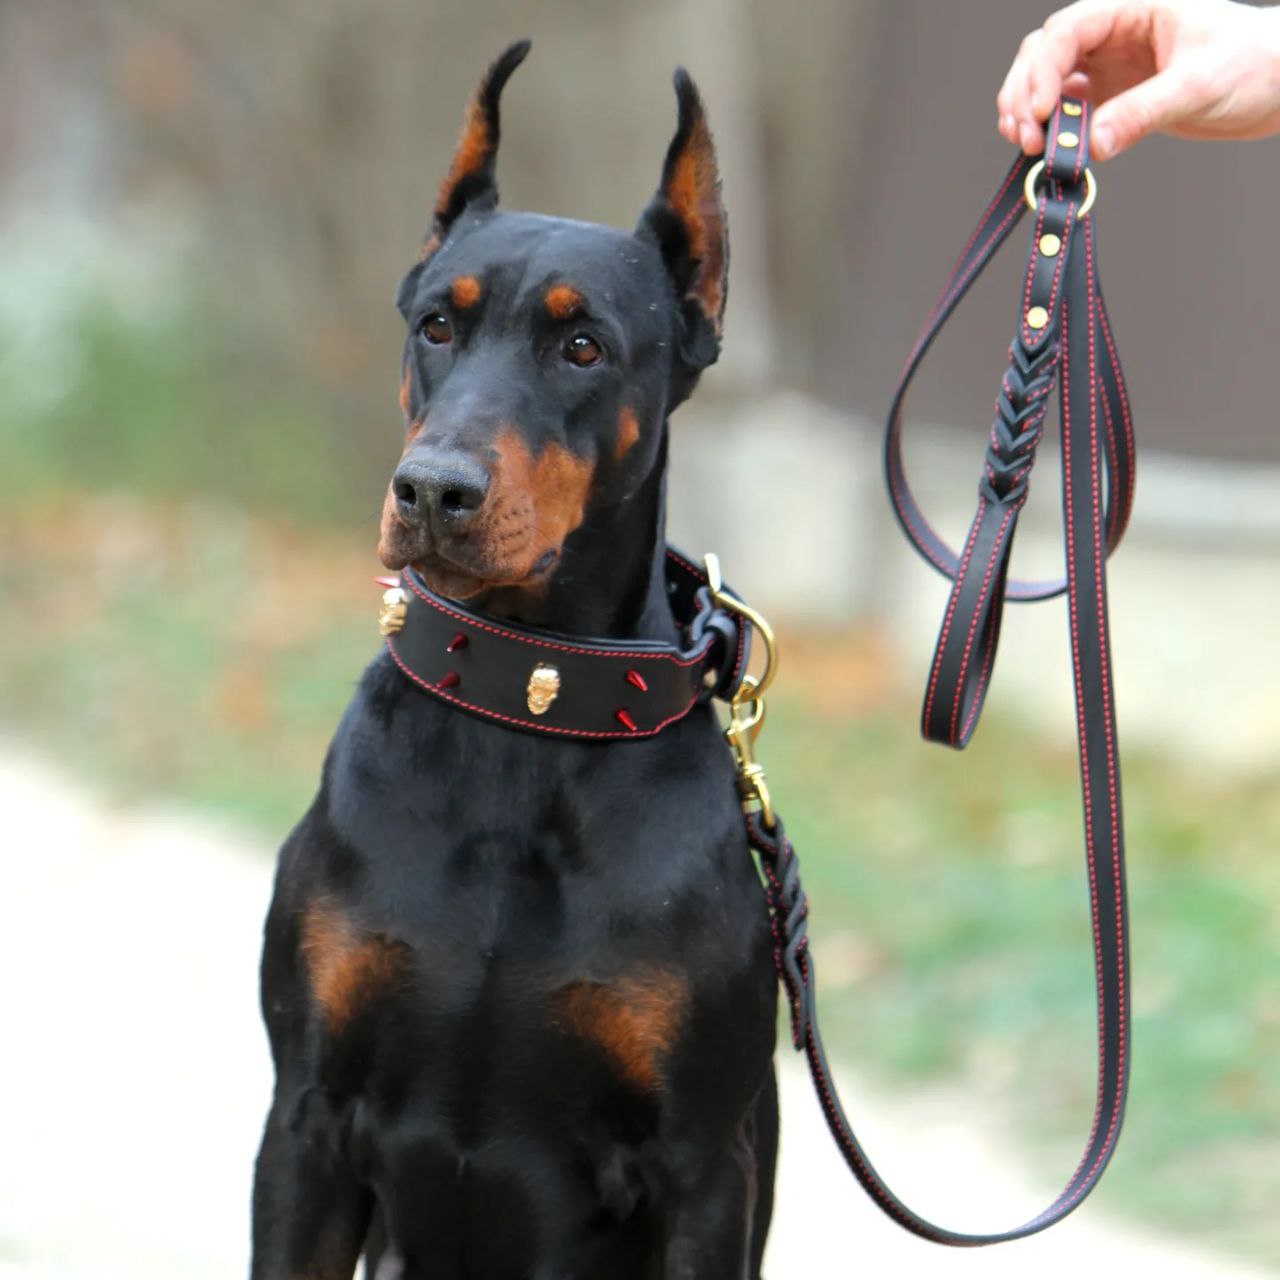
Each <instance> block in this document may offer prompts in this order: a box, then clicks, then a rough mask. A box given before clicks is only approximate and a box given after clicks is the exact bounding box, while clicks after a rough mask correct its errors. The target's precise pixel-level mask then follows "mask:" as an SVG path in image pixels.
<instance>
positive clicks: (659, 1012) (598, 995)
mask: <svg viewBox="0 0 1280 1280" xmlns="http://www.w3.org/2000/svg"><path fill="white" fill-rule="evenodd" d="M688 1002H689V989H688V985H687V983H686V982H685V980H684V978H683V977H681V976H680V975H678V974H673V973H667V972H665V971H663V970H661V969H646V970H642V971H640V972H638V973H635V974H630V975H628V976H627V977H624V978H620V979H618V980H617V981H616V982H612V983H599V982H575V983H571V984H570V985H569V986H567V987H565V988H564V989H563V990H562V991H561V992H560V1009H559V1013H560V1017H561V1019H562V1021H563V1025H564V1026H565V1027H566V1028H567V1029H568V1030H569V1031H570V1032H572V1033H573V1034H574V1035H577V1036H581V1037H582V1038H583V1039H586V1040H591V1041H593V1042H594V1043H596V1044H597V1045H599V1046H600V1048H601V1049H603V1050H604V1052H605V1053H606V1054H607V1055H608V1057H609V1058H610V1059H611V1061H612V1062H613V1064H614V1065H615V1066H616V1067H617V1068H618V1070H619V1072H620V1073H621V1074H622V1076H623V1078H624V1079H625V1080H627V1081H629V1082H630V1083H631V1084H633V1085H636V1086H637V1087H638V1088H641V1089H645V1090H648V1091H652V1090H654V1089H656V1088H657V1087H658V1085H659V1084H660V1083H661V1081H662V1060H663V1058H664V1057H665V1055H666V1054H667V1053H668V1052H669V1051H670V1050H671V1048H672V1046H673V1045H674V1043H675V1039H676V1036H677V1034H678V1032H679V1030H680V1026H681V1024H682V1023H683V1020H684V1014H685V1010H686V1007H687V1005H688Z"/></svg>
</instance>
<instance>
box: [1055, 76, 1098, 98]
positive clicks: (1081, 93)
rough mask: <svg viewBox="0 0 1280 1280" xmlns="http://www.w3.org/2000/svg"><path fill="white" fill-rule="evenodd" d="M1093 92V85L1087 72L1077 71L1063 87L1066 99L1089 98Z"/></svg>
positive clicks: (1067, 79) (1068, 78) (1063, 94)
mask: <svg viewBox="0 0 1280 1280" xmlns="http://www.w3.org/2000/svg"><path fill="white" fill-rule="evenodd" d="M1092 92H1093V85H1092V83H1091V81H1090V80H1089V75H1088V73H1087V72H1085V71H1077V72H1075V73H1074V74H1072V75H1069V76H1068V77H1067V78H1066V80H1065V81H1064V82H1063V85H1062V96H1063V97H1064V98H1088V97H1089V95H1090V94H1091V93H1092Z"/></svg>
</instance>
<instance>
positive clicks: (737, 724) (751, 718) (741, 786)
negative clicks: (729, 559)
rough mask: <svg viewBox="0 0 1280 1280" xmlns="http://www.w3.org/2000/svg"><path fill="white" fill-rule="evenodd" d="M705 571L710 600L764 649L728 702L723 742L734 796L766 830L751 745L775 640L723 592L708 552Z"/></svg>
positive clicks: (768, 807)
mask: <svg viewBox="0 0 1280 1280" xmlns="http://www.w3.org/2000/svg"><path fill="white" fill-rule="evenodd" d="M703 562H704V564H705V566H706V571H707V585H708V586H709V587H710V589H711V598H712V600H713V601H714V602H715V603H716V604H717V605H719V606H720V608H722V609H724V610H726V611H727V612H729V613H734V614H737V615H738V616H739V617H740V618H743V619H745V620H746V621H747V622H748V623H749V624H750V625H751V627H752V628H753V629H754V631H755V633H756V635H758V636H759V637H760V642H761V644H762V645H763V647H764V670H763V671H761V672H760V674H759V675H754V674H752V673H750V672H748V673H747V674H746V675H744V676H743V677H742V683H741V684H740V685H739V686H738V688H737V689H736V690H735V691H734V694H733V697H732V698H730V699H729V723H728V725H727V726H726V728H725V731H724V736H725V740H726V741H727V742H728V744H729V749H730V750H731V751H732V752H733V761H734V766H735V768H736V769H737V774H738V794H739V795H740V796H741V797H742V808H743V812H745V813H752V812H754V811H755V808H756V806H759V812H760V816H761V818H762V820H763V821H764V824H765V826H766V827H768V828H769V829H770V830H772V829H773V826H774V812H773V801H772V800H771V799H770V796H769V784H768V782H767V781H766V780H765V776H764V766H763V765H762V764H760V763H759V761H757V760H756V756H755V744H756V738H757V737H758V736H759V734H760V730H761V729H762V728H763V727H764V713H765V705H764V691H765V690H766V689H767V688H768V687H769V686H770V685H771V684H772V683H773V678H774V676H775V675H777V673H778V640H777V637H776V636H775V635H774V633H773V628H772V627H771V626H770V625H769V623H768V622H767V621H766V620H765V618H764V616H763V615H762V614H761V613H760V612H759V611H758V610H756V609H753V608H752V607H751V606H750V605H749V604H746V603H745V602H744V601H742V600H739V599H738V598H737V596H734V595H731V594H730V593H729V592H727V591H726V590H725V587H724V579H723V578H722V577H721V576H720V560H719V558H718V557H717V556H715V555H714V554H712V553H711V552H708V553H707V555H706V556H705V557H704V560H703Z"/></svg>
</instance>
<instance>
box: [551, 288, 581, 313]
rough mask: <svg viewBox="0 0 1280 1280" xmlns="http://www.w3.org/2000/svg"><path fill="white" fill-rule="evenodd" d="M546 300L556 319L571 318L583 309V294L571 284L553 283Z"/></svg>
mask: <svg viewBox="0 0 1280 1280" xmlns="http://www.w3.org/2000/svg"><path fill="white" fill-rule="evenodd" d="M544 301H545V302H546V304H547V312H548V313H549V314H550V315H551V317H552V318H553V319H555V320H571V319H573V317H574V316H576V315H577V314H578V312H579V311H581V310H582V294H580V293H579V292H578V291H577V289H575V288H574V287H573V285H571V284H557V285H552V287H551V288H550V289H548V290H547V296H546V298H545V299H544Z"/></svg>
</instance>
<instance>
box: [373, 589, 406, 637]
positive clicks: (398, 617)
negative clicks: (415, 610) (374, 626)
mask: <svg viewBox="0 0 1280 1280" xmlns="http://www.w3.org/2000/svg"><path fill="white" fill-rule="evenodd" d="M408 609H409V597H408V596H407V595H406V594H405V592H404V588H403V587H388V588H387V589H386V590H385V591H384V592H383V593H382V606H381V608H379V610H378V634H379V635H380V636H393V635H395V634H396V632H397V631H399V630H400V629H401V628H402V627H403V626H404V616H405V614H406V613H407V612H408Z"/></svg>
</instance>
